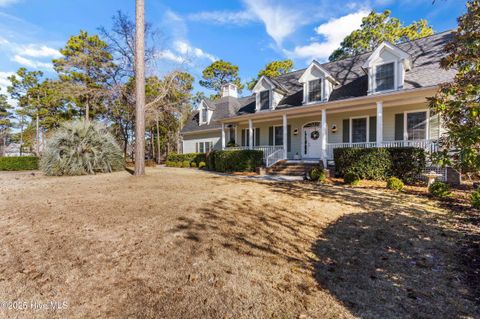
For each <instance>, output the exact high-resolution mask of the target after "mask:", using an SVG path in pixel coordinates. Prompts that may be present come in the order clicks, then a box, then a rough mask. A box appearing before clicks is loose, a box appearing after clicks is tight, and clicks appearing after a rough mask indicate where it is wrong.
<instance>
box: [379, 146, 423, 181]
mask: <svg viewBox="0 0 480 319" xmlns="http://www.w3.org/2000/svg"><path fill="white" fill-rule="evenodd" d="M387 150H388V152H389V153H390V155H391V157H392V171H391V176H396V177H398V178H399V179H401V180H402V181H404V182H406V183H413V182H414V181H415V180H416V179H418V177H419V176H420V175H421V174H422V172H423V170H424V169H425V167H426V162H425V161H426V159H425V150H424V149H422V148H415V147H391V148H387Z"/></svg>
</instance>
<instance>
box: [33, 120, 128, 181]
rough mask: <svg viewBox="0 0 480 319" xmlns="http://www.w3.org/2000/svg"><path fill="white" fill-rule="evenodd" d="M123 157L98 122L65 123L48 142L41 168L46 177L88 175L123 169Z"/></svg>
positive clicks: (115, 143)
mask: <svg viewBox="0 0 480 319" xmlns="http://www.w3.org/2000/svg"><path fill="white" fill-rule="evenodd" d="M124 166H125V161H124V159H123V153H122V150H121V149H120V147H119V146H118V144H117V142H116V141H115V138H114V137H113V135H112V134H110V132H109V131H108V129H107V127H106V126H104V125H103V124H101V123H98V122H85V121H75V122H68V123H65V124H64V125H63V126H62V127H60V128H59V129H58V130H57V131H56V132H55V133H54V134H53V135H52V136H51V138H50V139H49V140H48V142H47V146H46V148H45V152H44V155H43V157H42V159H41V160H40V167H41V168H42V170H43V171H44V172H45V174H47V175H86V174H95V173H98V172H101V173H109V172H113V171H118V170H121V169H123V168H124Z"/></svg>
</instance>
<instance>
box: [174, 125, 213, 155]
mask: <svg viewBox="0 0 480 319" xmlns="http://www.w3.org/2000/svg"><path fill="white" fill-rule="evenodd" d="M197 142H212V143H213V148H214V149H216V150H221V149H222V141H221V132H220V130H218V131H215V132H204V133H197V134H195V135H190V134H189V135H184V136H183V154H188V153H195V152H196V143H197Z"/></svg>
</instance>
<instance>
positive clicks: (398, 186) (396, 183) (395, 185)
mask: <svg viewBox="0 0 480 319" xmlns="http://www.w3.org/2000/svg"><path fill="white" fill-rule="evenodd" d="M404 187H405V184H404V183H403V182H402V180H401V179H399V178H396V177H390V178H389V179H388V180H387V188H388V189H391V190H395V191H401V190H402V189H403V188H404Z"/></svg>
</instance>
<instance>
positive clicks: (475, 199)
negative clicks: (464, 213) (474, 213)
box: [470, 190, 480, 208]
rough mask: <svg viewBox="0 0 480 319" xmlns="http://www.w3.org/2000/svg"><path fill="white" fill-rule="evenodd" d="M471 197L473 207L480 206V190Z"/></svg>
mask: <svg viewBox="0 0 480 319" xmlns="http://www.w3.org/2000/svg"><path fill="white" fill-rule="evenodd" d="M470 198H471V201H472V206H473V208H480V190H477V191H475V192H473V193H472V195H471V196H470Z"/></svg>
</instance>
